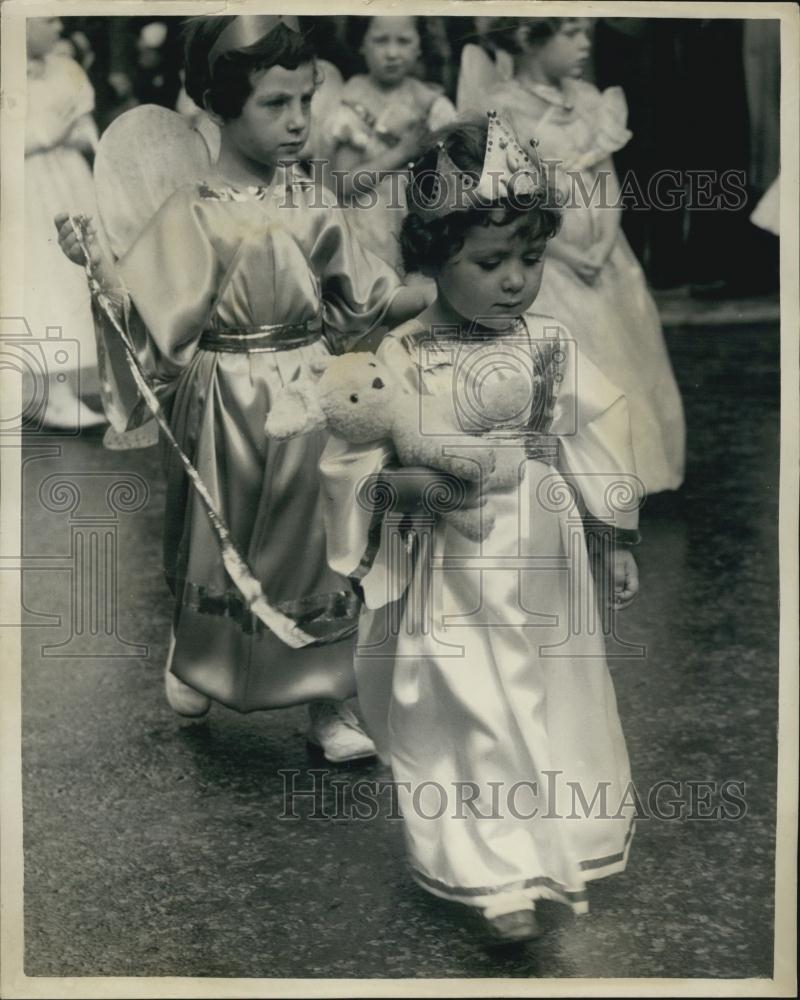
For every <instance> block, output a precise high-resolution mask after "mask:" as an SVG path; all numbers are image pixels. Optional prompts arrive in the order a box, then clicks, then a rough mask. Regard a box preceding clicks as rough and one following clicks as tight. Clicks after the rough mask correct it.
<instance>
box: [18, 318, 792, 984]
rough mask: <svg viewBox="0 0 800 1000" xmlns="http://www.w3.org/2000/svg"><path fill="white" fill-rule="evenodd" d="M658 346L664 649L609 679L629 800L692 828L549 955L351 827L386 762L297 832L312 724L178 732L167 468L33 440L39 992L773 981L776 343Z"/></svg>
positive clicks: (644, 632)
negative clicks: (167, 685) (734, 792)
mask: <svg viewBox="0 0 800 1000" xmlns="http://www.w3.org/2000/svg"><path fill="white" fill-rule="evenodd" d="M667 339H668V345H669V348H670V352H671V355H672V358H673V363H674V366H675V369H676V374H677V376H678V379H679V382H680V384H681V388H682V391H683V395H684V401H685V406H686V413H687V421H688V440H689V458H688V471H687V477H686V484H685V486H684V487H683V489H682V490H681V491H680V492H679V493H677V494H671V495H664V496H660V497H655V498H652V499H651V500H649V501H648V503H647V504H646V506H645V508H644V510H643V512H642V530H643V535H644V541H643V544H642V545H641V546H640V548H639V551H638V553H637V556H638V560H639V563H640V568H641V577H642V592H641V596H640V598H639V600H638V601H637V602H636V604H635V605H634V606H633V607H632V608H631V609H630V610H629V611H627V612H626V613H625V615H624V618H622V619H621V624H620V634H621V636H622V637H623V638H624V640H625V641H628V642H631V643H641V644H645V645H646V647H647V651H648V652H647V656H646V658H644V659H635V660H629V659H622V658H617V659H615V660H614V661H612V672H613V674H614V680H615V685H616V689H617V696H618V702H619V709H620V714H621V718H622V721H623V726H624V729H625V732H626V736H627V741H628V749H629V753H630V757H631V761H632V768H633V775H634V780H635V782H636V786H637V789H639V790H640V792H644V793H645V794H646V792H647V790H649V789H652V788H653V786H654V785H655V784H656V783H657V782H658V781H663V780H670V781H674V782H678V783H679V784H678V786H676V788H677V790H676V792H675V799H676V800H680V801H681V802H683V804H684V806H685V805H686V803H687V802H689V801H690V800H691V803H690V804H692V817H691V818H690V817H688V816H687V814H686V810H685V808H684V810H683V815H682V818H680V817H679V818H677V819H674V820H671V821H670V820H666V819H663V818H662V819H659V818H655V817H651V818H650V819H642V820H641V821H640V822H639V823H638V827H637V832H636V835H635V837H634V840H633V844H632V849H631V855H630V862H629V865H628V868H627V870H626V872H625V873H624V874H622V875H618V876H614V877H612V878H610V879H607V880H605V881H603V882H598V883H595V884H594V885H593V886H592V887H591V890H590V903H591V912H590V913H589V914H588V915H585V916H577V917H576V916H573V915H572V914H571V913H569V912H568V911H566V909H565V908H562V907H559V906H557V905H555V904H551V905H549V906H548V905H543V906H542V922H543V923H544V925H545V926H546V927H547V929H548V933H547V935H546V936H545V937H544V938H542V939H541V940H540V941H538V942H536V943H535V944H532V945H529V946H527V947H526V948H524V949H521V950H519V951H518V952H513V953H509V954H498V953H492V952H489V951H487V950H485V949H484V948H482V947H481V946H480V945H479V944H477V943H476V940H475V938H474V936H473V934H472V931H471V928H470V927H469V925H468V924H467V922H466V921H465V920H464V914H463V913H462V912H461V910H460V909H459V908H457V907H454V906H452V905H450V904H446V903H444V902H442V901H440V900H437V899H435V898H434V897H431V896H429V895H427V894H426V893H425V892H423V891H422V890H421V889H419V888H417V887H416V886H415V885H414V884H413V883H412V882H411V880H410V878H409V875H408V872H407V869H406V867H405V863H404V853H403V839H402V827H401V823H400V822H399V821H398V820H396V819H392V818H391V817H390V815H389V814H387V810H382V811H381V813H380V815H379V816H378V817H377V818H376V819H374V820H372V821H370V822H365V821H357V820H355V819H352V818H350V819H348V818H337V808H338V806H337V802H339V801H340V800H338V799H337V792H336V790H335V786H336V782H338V783H339V784H340V785H341V786H352V785H353V784H354V783H355V782H359V781H364V780H367V779H375V780H378V779H380V778H385V777H386V773H385V771H384V770H383V769H382V768H381V767H380V766H379V765H377V764H374V763H366V764H363V763H362V764H361V765H353V766H351V767H349V768H348V767H345V768H340V769H337V770H336V772H335V775H328V776H327V777H326V780H327V785H326V786H325V794H324V796H323V797H322V798H321V799H319V800H318V801H317V803H316V812H317V817H316V818H313V817H312V815H311V814H312V812H313V810H314V805H315V804H314V802H313V801H311V799H304V800H298V802H297V805H296V812H297V814H298V816H299V818H297V819H292V818H286V817H285V813H286V811H287V810H286V801H285V796H284V791H285V785H286V783H287V782H290V781H291V780H294V781H295V783H296V788H299V789H303V788H309V787H311V782H312V781H313V780H314V775H313V774H309V773H308V772H309V769H317V771H318V772H319V771H323V770H325V767H326V765H325V763H324V761H322V760H321V759H320V757H319V756H317V755H316V754H315V753H313V752H312V751H310V750H309V748H308V747H307V746H306V743H305V739H304V735H303V730H304V720H305V716H304V710H303V709H290V710H283V711H276V712H269V713H257V714H252V715H246V716H242V715H237V714H236V713H234V712H232V711H228V710H226V709H223V708H221V707H217V706H215V707H214V709H213V710H212V712H211V715H210V717H209V718H208V720H207V721H205V722H203V723H200V724H197V723H186V722H182V721H180V720H178V719H176V717H174V716H173V715H172V714H171V712H170V710H169V709H168V708H167V706H166V704H165V703H164V699H163V694H162V669H163V663H164V657H165V654H166V643H167V634H168V629H169V620H170V600H169V597H168V593H167V591H166V588H165V586H164V584H163V582H162V579H161V575H160V528H161V517H162V505H163V486H162V482H161V478H160V471H159V456H158V451H157V449H155V448H151V449H149V450H147V451H139V452H127V453H125V452H110V451H104V450H103V449H102V448H101V446H100V438H99V437H98V436H96V435H94V436H92V435H87V436H85V437H80V438H77V439H70V438H67V437H58V438H54V437H49V438H47V437H41V438H39V437H34V438H32V439H31V441H30V443H29V444H28V446H27V447H26V449H25V451H24V456H23V458H24V468H23V477H24V482H23V486H24V496H25V508H24V552H23V561H24V565H25V566H26V570H25V573H24V601H25V609H24V612H23V624H24V625H25V626H26V627H25V628H24V633H23V635H24V653H23V656H24V663H23V783H24V784H23V789H24V791H23V794H24V839H25V946H26V952H25V968H26V972H27V974H28V975H31V976H191V977H266V978H269V977H344V978H348V977H359V978H363V977H377V978H386V977H388V978H394V977H414V976H418V977H423V978H427V977H496V976H503V977H522V978H529V977H612V976H613V977H668V978H669V977H690V978H691V977H711V978H720V979H726V978H738V977H763V976H770V975H771V973H772V931H773V906H772V899H773V888H774V885H773V881H774V832H775V826H774V824H775V776H776V757H777V743H776V732H777V686H778V671H777V666H778V648H777V638H778V632H777V629H778V538H777V530H778V527H777V510H778V489H777V483H778V479H777V477H778V447H779V445H778V441H779V437H778V423H779V377H778V370H779V338H778V332H777V324H775V323H770V322H767V323H738V324H737V325H734V326H723V325H720V324H716V323H712V324H710V325H708V326H706V327H702V328H697V327H690V326H688V325H685V324H684V325H670V327H669V329H668V332H667ZM120 483H121V484H123V485H118V484H120ZM115 484H117V485H115ZM92 580H99V581H100V582H101V586H99V587H95V585H94V584H93V583H92V582H91V581H92ZM98 653H99V654H101V655H97V654H98ZM282 771H284V772H286V771H294V772H299V773H298V774H295V775H294V777H293V778H292V775H287V774H285V773H284V774H281V772H282ZM334 778H335V781H333V779H334ZM725 780H733V781H738V782H741V783H742V786H741V788H740V793H741V797H742V798H743V800H744V803H745V807H744V808H745V811H744V815H743V816H740V817H739V818H738V819H734V818H727V819H725V818H717V819H705V820H704V819H700V818H698V817H699V816H700V815H702V814H703V813H704V811H705V810H704V809H703V808H702V802H700V800H701V799H702V796H703V792H702V790H701V787H702V786H698V785H695V786H690V785H688V783H689V782H705V781H711V782H721V781H725ZM317 781H318V785H317V788H318V789H319V788H321V787H322V785H321V781H322V778H321V776H320V775H319V773H318V774H317ZM332 781H333V783H331V782H332ZM340 792H341V794H344V792H343V791H341V789H340ZM666 798H667V799H669V798H670V794H667V795H666ZM713 802H716V803H717V805H719V794H718V792H715V793H713V795H712V806H713ZM282 814H284V818H282Z"/></svg>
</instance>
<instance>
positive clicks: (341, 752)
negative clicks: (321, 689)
mask: <svg viewBox="0 0 800 1000" xmlns="http://www.w3.org/2000/svg"><path fill="white" fill-rule="evenodd" d="M308 719H309V727H308V741H309V743H313V744H314V746H317V747H320V748H321V749H322V752H323V754H324V755H325V760H327V761H330V762H331V764H343V763H344V762H345V761H348V760H360V759H361V758H362V757H374V756H375V753H376V751H375V744H374V743H373V742H372V740H371V739H370V738H369V736H367V734H366V733H365V732H364V730H363V729H362V728H361V723H360V722H359V721H358V717H357V716H356V714H355V712H354V711H353V710H352V709H351V708H348V706H347V704H346V703H345V702H343V701H312V702H309V705H308Z"/></svg>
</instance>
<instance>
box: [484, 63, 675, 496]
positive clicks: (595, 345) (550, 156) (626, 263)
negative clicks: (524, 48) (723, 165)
mask: <svg viewBox="0 0 800 1000" xmlns="http://www.w3.org/2000/svg"><path fill="white" fill-rule="evenodd" d="M487 107H493V108H497V110H498V111H500V112H501V113H506V114H510V115H511V116H512V118H513V121H514V124H515V127H516V129H517V131H518V132H519V134H520V136H521V137H522V138H523V139H527V138H528V137H535V138H536V139H537V140H538V142H539V146H538V153H539V155H540V157H541V159H542V160H543V161H548V160H550V161H560V162H561V163H562V165H563V169H564V170H565V171H569V172H571V173H572V174H573V176H574V177H575V178H577V179H579V181H580V183H581V184H582V185H583V190H585V191H586V192H587V194H588V193H589V192H591V191H592V190H593V188H594V185H595V183H596V182H597V168H598V167H599V166H600V165H602V164H603V162H604V161H606V160H607V159H608V157H609V156H610V155H611V154H612V153H613V152H615V151H616V150H617V149H620V148H621V147H622V146H624V145H625V143H626V142H627V141H628V140H629V139H630V137H631V133H630V131H629V130H628V129H627V127H626V118H627V107H626V104H625V99H624V95H623V93H622V91H621V90H620V89H619V88H614V87H612V88H609V89H608V90H606V91H604V92H603V93H602V94H600V93H599V92H598V91H597V89H596V88H595V87H593V86H592V85H591V84H589V83H586V82H585V81H581V80H568V81H565V83H564V92H563V93H562V92H560V91H557V90H555V89H554V88H552V87H546V86H543V85H532V86H523V85H522V84H521V83H520V82H519V81H517V80H510V81H508V82H505V83H500V84H498V85H497V86H496V87H495V88H494V89H493V90H492V92H491V94H490V95H489V98H488V102H487ZM574 183H575V187H574V189H573V188H572V187H570V183H569V182H568V181H567V180H566V179H565V178H564V176H563V173H561V172H560V171H559V185H560V186H563V190H564V193H565V194H566V195H567V197H568V198H570V199H571V202H570V203H568V206H567V207H566V208H565V209H564V212H563V222H562V228H561V231H560V233H559V235H558V236H557V237H556V239H558V240H559V241H562V242H564V243H566V244H569V245H572V246H574V247H576V248H578V249H581V250H586V249H588V248H589V247H591V246H592V244H593V243H594V242H595V240H596V239H597V237H598V233H599V229H598V227H599V221H600V218H601V213H602V212H603V211H606V209H604V208H603V207H602V206H601V205H600V204H598V201H599V196H598V195H595V196H594V197H592V198H591V199H590V200H588V199H587V198H584V197H583V196H582V194H581V188H580V186H578V180H575V182H574ZM573 190H574V191H575V197H574V198H573V197H572V192H573ZM536 308H537V309H541V310H542V312H546V313H552V314H553V315H556V316H558V317H559V319H561V320H563V322H564V323H565V324H566V325H567V326H568V327H569V328H570V330H571V331H572V333H573V334H574V335H575V337H577V339H578V341H579V343H580V345H581V350H582V351H583V352H584V353H585V354H586V355H587V357H588V358H589V359H590V360H591V361H593V362H594V363H595V364H596V365H597V367H598V368H600V370H601V371H602V372H603V373H604V374H605V375H607V376H608V378H609V379H610V380H611V381H612V382H613V383H614V384H615V385H618V386H619V387H620V388H621V389H622V390H623V392H624V393H625V396H626V398H627V400H628V405H629V407H630V413H631V427H632V431H633V449H634V455H635V458H636V471H637V473H638V475H639V476H640V477H641V479H642V480H643V481H644V483H645V486H646V487H647V491H648V493H658V492H661V491H662V490H673V489H677V488H678V487H679V486H680V485H681V483H682V482H683V475H684V460H685V437H686V428H685V423H684V416H683V406H682V403H681V397H680V393H679V390H678V386H677V383H676V381H675V376H674V374H673V371H672V366H671V363H670V360H669V355H668V354H667V350H666V346H665V344H664V337H663V333H662V329H661V321H660V318H659V315H658V310H657V309H656V305H655V302H654V301H653V297H652V295H651V294H650V291H649V289H648V287H647V283H646V280H645V277H644V272H643V271H642V268H641V266H640V265H639V262H638V261H637V259H636V256H635V254H634V253H633V251H632V250H631V248H630V245H629V243H628V241H627V239H626V238H625V235H624V234H623V232H622V230H621V229H620V230H619V231H618V234H617V238H616V242H615V244H614V247H613V249H612V251H611V254H610V256H609V257H608V259H607V261H606V262H605V264H604V265H603V268H602V270H601V271H600V274H599V276H598V278H597V280H596V281H595V283H594V284H593V285H587V284H586V283H585V282H584V281H583V280H581V278H579V277H578V275H577V274H576V273H575V272H574V271H573V270H572V268H571V267H569V265H568V264H566V263H564V262H563V261H560V260H557V259H556V258H555V257H554V255H553V254H549V255H548V258H547V262H546V264H545V270H544V277H543V279H542V287H541V289H540V292H539V295H538V296H537V300H536Z"/></svg>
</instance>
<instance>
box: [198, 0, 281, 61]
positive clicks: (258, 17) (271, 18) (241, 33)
mask: <svg viewBox="0 0 800 1000" xmlns="http://www.w3.org/2000/svg"><path fill="white" fill-rule="evenodd" d="M279 24H284V25H285V26H286V27H287V28H289V29H290V30H291V31H297V32H298V33H299V31H300V22H299V21H298V20H297V18H296V17H295V16H294V15H293V14H240V15H239V16H238V17H235V18H234V19H233V20H232V21H231V23H230V24H229V25H228V26H227V27H226V28H224V29H223V30H222V31H221V32H220V35H219V37H218V38H217V40H216V42H214V44H213V45H212V46H211V51H210V52H209V53H208V68H209V69H213V67H214V63H215V62H216V61H217V59H219V57H220V56H222V55H225V53H226V52H233V51H235V50H236V49H246V48H249V47H250V46H251V45H255V44H256V42H260V41H261V39H262V38H266V36H267V35H268V34H270V32H272V31H274V30H275V29H276V28H277V27H278V25H279Z"/></svg>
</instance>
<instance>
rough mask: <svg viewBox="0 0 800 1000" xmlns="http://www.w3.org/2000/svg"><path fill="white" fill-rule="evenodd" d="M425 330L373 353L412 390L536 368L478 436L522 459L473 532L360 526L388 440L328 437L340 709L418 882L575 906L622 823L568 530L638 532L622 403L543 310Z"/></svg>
mask: <svg viewBox="0 0 800 1000" xmlns="http://www.w3.org/2000/svg"><path fill="white" fill-rule="evenodd" d="M554 328H555V329H556V330H558V334H557V336H555V337H554ZM426 335H427V331H426V330H425V329H424V328H423V327H422V326H421V324H419V322H417V321H412V322H411V323H407V324H405V325H404V326H402V327H400V328H399V329H398V330H396V331H395V332H394V333H393V334H392V335H390V336H389V337H387V338H386V339H385V340H384V342H383V344H382V345H381V348H380V350H379V352H378V355H379V357H380V358H381V360H383V362H384V363H385V364H387V365H388V366H389V367H390V368H391V369H392V371H394V372H396V373H398V374H401V375H402V378H403V379H404V381H405V383H406V385H407V386H408V388H409V389H410V390H412V391H414V392H417V393H419V394H420V396H421V399H422V401H423V404H424V399H425V397H426V396H428V395H434V396H435V395H439V394H442V393H452V392H453V389H454V387H455V390H456V392H457V394H459V396H462V397H463V398H468V397H470V394H473V397H474V384H473V385H472V386H470V385H469V381H470V379H473V380H474V379H475V378H476V377H478V378H479V379H480V378H485V377H489V378H491V377H494V376H493V372H498V371H499V369H500V368H501V367H506V368H507V367H508V365H509V364H511V365H512V366H513V365H515V364H516V365H517V366H518V370H520V371H523V372H528V373H532V372H533V373H536V374H538V375H539V376H540V378H541V383H540V384H539V386H538V387H537V388H536V390H535V395H534V397H533V398H534V399H535V400H538V402H534V403H533V405H532V406H531V407H530V409H526V410H525V412H523V413H521V414H520V418H519V419H518V421H517V423H516V427H515V426H513V425H512V426H511V427H510V428H509V427H506V428H504V435H505V436H499V435H498V434H490V435H489V439H490V440H492V442H493V444H495V445H496V446H498V447H501V446H502V445H503V442H504V441H505V443H506V444H508V443H509V442H511V443H513V444H515V445H517V446H518V445H519V444H520V442H522V443H524V445H525V453H526V454H527V456H528V457H527V459H526V460H525V461H524V462H523V464H522V476H521V481H520V485H519V487H518V488H516V489H512V490H511V491H509V492H506V493H503V494H496V495H494V496H492V498H491V500H490V504H491V506H492V510H493V513H494V516H495V525H494V529H493V531H492V532H491V534H490V535H489V536H488V538H486V539H485V540H484V541H483V542H482V543H478V542H471V541H468V540H467V539H465V538H464V537H463V536H462V535H460V534H458V533H457V532H456V531H455V530H453V529H452V528H451V527H449V526H448V525H447V524H446V523H445V522H443V521H436V522H434V524H433V526H431V525H430V524H428V525H427V527H426V525H425V524H424V523H422V522H420V521H419V520H415V521H414V522H413V525H412V527H413V531H412V532H411V533H410V534H409V533H407V532H406V531H405V528H406V527H407V524H406V525H405V526H404V528H403V529H402V530H398V526H397V521H396V520H395V521H394V523H392V519H391V517H388V516H387V517H386V518H385V519H384V521H383V524H382V527H381V526H380V525H379V526H378V528H377V532H378V533H377V534H376V518H375V516H374V515H371V514H370V512H369V511H368V510H365V509H364V507H363V505H362V504H359V503H358V502H357V501H356V500H354V497H355V495H356V493H357V491H358V489H359V484H360V483H361V482H362V480H363V478H364V477H365V476H368V475H369V474H370V473H372V472H374V471H375V470H377V469H379V468H381V467H382V466H383V465H385V464H386V463H387V462H390V461H392V459H393V454H392V450H391V447H390V446H389V445H385V446H361V447H354V446H347V445H346V444H345V443H344V442H341V441H337V440H336V439H334V438H331V440H330V442H329V444H328V446H327V449H326V452H325V454H324V455H323V461H322V466H321V468H322V474H323V485H324V492H325V496H326V526H327V538H328V553H329V560H330V562H331V565H332V567H333V568H335V569H336V570H337V571H339V572H341V573H344V574H346V575H349V576H351V577H357V578H360V582H361V586H362V589H363V594H364V598H365V602H366V604H365V610H364V611H363V612H362V618H361V625H360V633H359V635H360V642H359V651H358V655H357V658H356V674H357V680H358V689H359V700H360V704H361V707H362V711H363V712H364V713H365V716H366V719H367V723H368V728H369V729H370V733H371V735H372V736H373V738H374V739H375V741H376V744H377V745H378V748H379V751H380V752H381V755H382V756H383V758H384V759H385V760H387V761H390V763H391V767H392V771H393V775H394V779H395V781H396V782H398V787H397V794H398V802H399V805H400V808H401V810H402V812H403V816H404V820H405V829H406V835H407V844H408V854H409V862H410V866H411V870H412V873H413V876H414V878H415V879H416V880H417V881H418V882H419V883H420V884H421V885H422V886H423V887H424V888H425V889H427V890H429V891H430V892H432V893H434V894H436V895H438V896H442V897H445V898H447V899H451V900H454V901H458V902H461V903H465V904H469V905H474V906H478V907H486V906H488V905H490V904H496V903H497V901H498V899H501V898H502V899H506V898H507V897H509V896H510V895H518V896H519V897H521V898H524V899H525V900H535V899H540V898H551V899H556V900H560V901H562V902H564V903H567V904H568V905H570V906H571V907H572V908H573V909H574V910H575V911H576V912H584V911H585V910H586V909H587V907H588V897H587V890H586V883H587V882H588V881H589V880H591V879H594V878H600V877H602V876H605V875H609V874H612V873H614V872H619V871H622V870H623V869H624V868H625V865H626V863H627V858H628V851H629V848H630V842H631V836H632V832H633V822H632V816H631V812H630V810H629V809H626V808H625V807H624V801H625V794H626V791H628V790H629V783H630V770H629V763H628V756H627V751H626V747H625V740H624V737H623V733H622V728H621V725H620V720H619V717H618V714H617V706H616V699H615V695H614V689H613V685H612V681H611V676H610V674H609V670H608V667H607V663H606V654H605V646H604V637H603V629H602V625H601V622H600V619H599V617H598V611H597V602H596V597H595V589H594V583H593V580H592V575H591V573H590V570H589V564H588V561H587V549H586V542H585V536H584V521H585V518H586V517H587V516H588V517H589V518H591V519H592V522H593V525H594V527H595V529H596V528H597V526H598V524H600V525H604V526H609V525H613V526H614V528H615V529H616V531H617V536H618V540H627V541H635V540H637V539H638V532H637V530H636V529H637V524H638V504H639V501H640V499H641V494H642V488H641V483H640V482H639V480H638V479H637V477H636V476H634V475H632V474H631V470H632V469H633V454H632V448H631V440H630V426H629V418H628V409H627V404H626V401H625V397H624V396H623V395H622V394H621V393H620V391H619V390H618V389H617V388H616V387H614V386H613V385H611V383H609V381H608V380H607V379H606V378H605V377H604V376H603V375H602V374H601V373H600V372H599V371H598V370H597V369H596V367H595V366H594V365H592V364H591V363H590V362H589V361H587V360H586V358H585V357H583V356H582V354H581V353H580V351H579V349H578V347H577V345H576V344H575V342H574V340H573V339H572V338H571V336H570V334H569V333H568V332H567V331H566V330H565V329H564V328H563V327H561V328H559V327H558V324H557V323H556V321H554V320H552V319H550V318H548V317H543V316H538V315H528V316H526V317H524V321H523V322H522V324H521V327H520V329H519V330H518V331H517V333H515V334H514V335H513V337H512V336H511V335H509V338H508V339H507V340H506V341H502V338H499V339H494V340H492V341H490V342H488V343H480V342H477V343H476V342H472V343H464V342H462V343H458V344H455V345H454V344H450V343H444V342H439V346H440V347H441V348H442V349H441V350H429V348H428V347H425V349H424V350H420V345H421V344H424V343H425V337H426ZM512 341H513V342H512ZM498 352H500V353H501V354H502V357H503V362H502V365H501V364H498V357H499V356H500V354H499V353H498ZM423 411H424V407H423ZM509 431H510V435H509ZM568 483H569V484H570V485H571V487H572V489H571V488H570V486H569V485H568ZM409 539H413V542H412V543H411V546H410V547H411V549H412V550H413V553H414V555H413V556H412V557H409V558H404V553H408V551H409V544H408V540H409ZM392 623H394V625H393V624H392ZM576 789H577V790H576ZM598 791H599V798H597V799H594V802H593V797H594V796H595V795H596V793H598ZM581 794H582V796H583V798H581V797H580V795H581ZM603 797H605V805H604V804H603V802H602V801H601V800H602V799H603ZM467 800H469V802H467ZM584 800H585V802H586V803H588V808H584V806H583V804H582V803H583V801H584Z"/></svg>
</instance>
